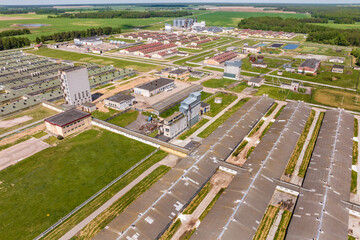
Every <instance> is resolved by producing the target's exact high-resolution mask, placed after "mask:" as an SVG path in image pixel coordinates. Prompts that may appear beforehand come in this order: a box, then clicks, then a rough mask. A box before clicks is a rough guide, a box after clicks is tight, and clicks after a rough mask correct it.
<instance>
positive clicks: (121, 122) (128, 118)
mask: <svg viewBox="0 0 360 240" xmlns="http://www.w3.org/2000/svg"><path fill="white" fill-rule="evenodd" d="M138 115H139V112H138V111H135V110H130V111H127V112H126V113H123V114H120V115H118V116H116V117H114V118H113V119H111V120H109V121H108V122H109V123H112V124H115V125H117V126H120V127H126V126H127V125H129V124H130V123H132V122H133V121H135V120H136V118H137V116H138Z"/></svg>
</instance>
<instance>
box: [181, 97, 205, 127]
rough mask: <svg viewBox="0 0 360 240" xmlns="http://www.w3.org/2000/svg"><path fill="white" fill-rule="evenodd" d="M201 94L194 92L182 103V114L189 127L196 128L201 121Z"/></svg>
mask: <svg viewBox="0 0 360 240" xmlns="http://www.w3.org/2000/svg"><path fill="white" fill-rule="evenodd" d="M200 103H201V93H200V92H193V93H191V94H190V96H189V97H187V98H186V99H184V100H183V101H182V102H181V103H180V109H179V110H180V112H182V113H183V114H184V115H185V117H186V118H187V124H188V127H189V128H190V127H192V126H194V124H196V123H197V122H198V121H199V118H200V117H199V115H200Z"/></svg>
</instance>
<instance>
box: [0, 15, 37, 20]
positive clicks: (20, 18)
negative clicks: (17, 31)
mask: <svg viewBox="0 0 360 240" xmlns="http://www.w3.org/2000/svg"><path fill="white" fill-rule="evenodd" d="M26 19H36V18H26V17H10V16H9V17H7V16H6V17H0V21H11V20H26Z"/></svg>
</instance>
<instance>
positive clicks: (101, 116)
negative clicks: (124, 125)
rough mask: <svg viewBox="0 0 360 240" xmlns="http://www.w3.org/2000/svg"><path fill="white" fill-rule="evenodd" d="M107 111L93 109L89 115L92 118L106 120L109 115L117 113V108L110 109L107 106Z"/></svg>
mask: <svg viewBox="0 0 360 240" xmlns="http://www.w3.org/2000/svg"><path fill="white" fill-rule="evenodd" d="M108 109H109V111H108V112H102V111H99V110H95V111H93V112H92V113H91V115H92V116H93V117H94V118H98V119H100V120H104V121H105V120H106V119H108V118H109V117H111V116H113V115H114V114H117V113H119V111H118V110H115V109H112V108H108Z"/></svg>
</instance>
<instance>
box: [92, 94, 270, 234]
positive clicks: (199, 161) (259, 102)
mask: <svg viewBox="0 0 360 240" xmlns="http://www.w3.org/2000/svg"><path fill="white" fill-rule="evenodd" d="M273 102H274V100H272V99H270V98H268V97H266V96H262V97H254V98H252V99H251V100H249V101H248V102H247V103H245V104H244V105H243V107H242V108H241V109H240V110H238V111H237V112H236V113H234V115H233V116H232V117H230V118H229V119H228V120H227V121H226V122H225V123H223V124H222V125H221V126H220V127H219V128H218V129H217V130H215V131H214V132H213V133H212V134H211V135H210V136H209V137H208V138H206V139H205V140H204V144H202V145H201V146H200V147H199V148H197V149H195V150H194V151H193V152H192V153H191V154H190V155H189V156H188V157H186V158H185V159H183V160H182V161H181V162H180V163H179V164H177V165H176V166H175V167H174V168H172V169H171V170H170V171H169V172H168V173H167V174H165V175H164V177H163V178H162V179H161V180H160V182H159V183H158V182H157V183H155V184H154V185H153V186H152V187H151V188H150V189H149V190H148V191H147V192H146V193H145V194H146V196H141V197H140V198H141V200H142V201H141V202H140V201H136V206H133V205H130V206H129V208H128V209H127V210H125V211H124V212H123V214H121V215H120V216H119V217H118V218H116V219H115V220H114V221H113V222H111V223H110V224H108V228H107V229H103V230H102V231H101V233H100V234H99V235H98V236H96V237H95V238H94V239H101V237H103V238H104V236H107V239H131V237H132V236H134V235H136V236H137V238H138V239H156V238H157V237H158V236H159V235H161V233H162V232H163V231H164V230H165V229H166V228H167V226H168V225H169V223H170V222H171V221H172V219H174V218H175V217H176V216H177V214H178V213H179V212H181V211H182V210H183V209H184V208H185V207H186V205H187V204H188V203H189V202H190V201H191V199H192V198H193V197H194V196H195V195H196V194H197V192H198V191H199V190H200V189H201V187H202V186H203V185H204V184H205V183H206V182H207V181H208V180H209V179H210V178H211V176H212V175H213V174H214V173H215V171H216V170H217V168H218V166H219V163H218V161H221V160H223V159H225V158H226V157H227V156H229V154H231V152H232V149H234V148H235V147H236V146H237V145H238V144H239V142H240V141H241V140H242V138H244V137H245V136H246V135H247V134H248V133H249V132H250V130H251V128H252V127H253V126H255V125H256V123H257V122H258V121H259V120H260V119H261V117H262V116H263V115H264V114H265V113H266V111H267V110H268V109H269V108H270V107H271V105H272V103H273ZM247 123H251V124H247ZM226 144H230V145H229V146H226V149H225V151H222V150H221V148H218V147H221V146H224V145H226ZM166 182H170V184H169V185H168V186H169V187H168V188H167V189H163V190H162V191H160V188H161V185H162V186H164V183H166ZM166 184H168V183H166ZM152 194H155V196H156V198H154V197H152V196H153V195H152ZM146 197H148V198H150V199H151V201H150V202H149V201H148V199H147V198H146ZM146 206H147V207H146ZM139 212H140V213H141V214H140V215H139ZM124 218H125V219H124ZM129 219H132V221H130V220H129ZM115 221H116V222H115ZM114 232H117V233H118V235H117V236H115V235H114V234H113V233H114Z"/></svg>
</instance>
